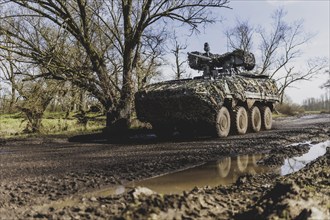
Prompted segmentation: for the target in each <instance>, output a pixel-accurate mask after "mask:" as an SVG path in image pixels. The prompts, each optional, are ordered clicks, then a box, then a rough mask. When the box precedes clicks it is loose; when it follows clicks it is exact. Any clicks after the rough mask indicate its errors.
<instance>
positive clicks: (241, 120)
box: [235, 106, 248, 134]
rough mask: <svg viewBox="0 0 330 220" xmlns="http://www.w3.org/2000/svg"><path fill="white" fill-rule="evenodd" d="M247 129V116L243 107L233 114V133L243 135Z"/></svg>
mask: <svg viewBox="0 0 330 220" xmlns="http://www.w3.org/2000/svg"><path fill="white" fill-rule="evenodd" d="M247 128H248V115H247V112H246V109H245V108H244V107H243V106H239V107H237V109H236V114H235V132H236V133H237V134H245V133H246V130H247Z"/></svg>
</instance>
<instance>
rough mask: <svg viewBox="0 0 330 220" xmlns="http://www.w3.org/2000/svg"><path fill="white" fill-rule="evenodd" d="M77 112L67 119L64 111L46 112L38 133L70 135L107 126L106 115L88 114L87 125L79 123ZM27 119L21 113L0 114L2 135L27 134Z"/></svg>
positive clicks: (0, 131)
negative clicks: (25, 132) (24, 131)
mask: <svg viewBox="0 0 330 220" xmlns="http://www.w3.org/2000/svg"><path fill="white" fill-rule="evenodd" d="M74 115H75V113H70V115H69V117H68V118H67V119H65V113H63V112H55V113H53V112H46V113H45V115H44V118H43V120H42V128H41V131H40V133H39V134H38V135H70V134H79V133H88V132H93V131H99V130H101V129H103V128H104V127H105V116H100V115H99V114H94V113H93V114H87V117H88V118H89V120H88V122H87V124H86V126H85V125H82V124H79V122H78V120H77V118H76V117H74ZM26 124H27V121H26V120H24V117H23V116H22V115H21V114H20V113H15V114H2V115H1V116H0V137H5V138H10V137H14V136H26V134H24V133H23V130H24V129H25V127H26Z"/></svg>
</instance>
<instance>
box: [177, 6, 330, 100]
mask: <svg viewBox="0 0 330 220" xmlns="http://www.w3.org/2000/svg"><path fill="white" fill-rule="evenodd" d="M329 2H330V1H329V0H320V1H313V0H303V1H302V0H301V1H266V0H259V1H252V0H245V1H243V0H232V1H231V2H230V4H229V6H230V7H231V8H232V9H219V10H216V11H214V12H213V13H214V14H213V15H216V16H217V17H219V18H222V21H221V22H217V23H215V24H211V25H208V26H207V27H206V28H205V29H201V33H200V34H199V35H193V36H190V37H187V36H185V35H184V34H185V31H182V32H181V34H183V36H181V38H182V39H188V40H187V44H188V47H187V52H188V51H196V50H198V51H201V50H202V49H203V44H204V42H209V44H210V46H211V52H213V53H225V52H227V48H226V38H225V36H224V34H223V33H224V31H225V30H226V29H228V28H230V27H232V26H233V25H235V22H236V20H237V19H241V20H249V23H250V24H251V25H261V26H263V27H267V26H268V25H270V23H271V14H272V13H273V12H274V10H276V9H277V8H279V7H283V8H284V9H285V10H286V11H287V15H286V16H285V21H287V22H289V23H290V22H293V21H295V20H299V19H303V20H304V30H305V31H306V32H310V33H313V34H316V36H315V37H314V38H313V39H312V40H311V41H310V42H309V43H308V44H306V45H304V46H303V48H302V51H303V54H302V56H301V57H299V58H298V59H296V60H295V65H296V66H297V68H298V67H303V66H304V65H305V64H306V61H307V60H308V59H309V58H313V57H327V58H328V59H329V57H330V55H329V48H330V46H329V41H330V40H329V32H330V31H329V26H330V24H329V20H330V18H329V11H330V5H329ZM254 46H255V47H257V45H254ZM254 49H255V50H257V48H254ZM252 52H254V51H252ZM328 77H329V76H328V75H326V74H323V75H321V76H319V77H318V78H315V79H313V80H312V81H309V82H298V83H297V84H295V85H294V88H290V89H288V90H287V94H288V95H289V97H290V98H291V99H292V100H293V101H294V102H296V103H299V104H301V103H302V101H303V100H304V99H306V98H308V97H316V98H318V97H320V96H321V94H324V93H325V90H322V89H320V88H319V87H320V86H321V85H322V83H323V82H324V81H326V79H327V78H328Z"/></svg>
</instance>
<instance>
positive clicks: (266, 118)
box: [261, 106, 273, 130]
mask: <svg viewBox="0 0 330 220" xmlns="http://www.w3.org/2000/svg"><path fill="white" fill-rule="evenodd" d="M261 118H262V128H263V129H264V130H270V129H271V128H272V124H273V116H272V111H271V110H270V108H269V107H268V106H264V107H263V108H262V110H261Z"/></svg>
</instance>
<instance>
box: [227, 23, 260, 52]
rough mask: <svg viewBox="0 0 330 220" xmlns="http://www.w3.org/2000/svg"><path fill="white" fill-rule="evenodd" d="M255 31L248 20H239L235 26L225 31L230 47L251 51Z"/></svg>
mask: <svg viewBox="0 0 330 220" xmlns="http://www.w3.org/2000/svg"><path fill="white" fill-rule="evenodd" d="M254 33H255V30H254V27H253V26H252V25H251V24H250V23H249V21H248V20H246V21H240V20H237V24H236V26H235V27H234V28H231V29H229V30H226V31H225V35H226V37H227V47H228V49H232V50H236V49H241V50H243V51H251V49H252V46H253V35H254Z"/></svg>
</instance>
